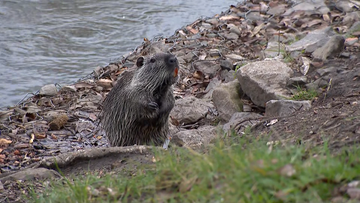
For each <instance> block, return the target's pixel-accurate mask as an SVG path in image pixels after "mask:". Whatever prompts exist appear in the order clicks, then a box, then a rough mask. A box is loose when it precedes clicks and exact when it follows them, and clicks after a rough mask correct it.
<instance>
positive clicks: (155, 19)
mask: <svg viewBox="0 0 360 203" xmlns="http://www.w3.org/2000/svg"><path fill="white" fill-rule="evenodd" d="M237 2H239V0H238V1H236V0H222V1H218V0H199V1H193V0H171V1H167V0H152V1H134V0H0V107H1V106H6V105H13V104H16V103H17V102H18V101H19V100H21V99H22V98H23V97H24V96H25V95H26V93H33V92H36V91H37V90H39V89H40V87H41V86H43V85H45V84H50V83H61V84H64V83H73V82H75V81H77V80H78V79H79V78H81V77H83V76H86V75H87V74H89V73H91V71H92V70H93V69H94V68H95V67H96V66H104V65H107V64H108V63H109V62H111V61H115V60H117V59H118V58H120V57H121V56H122V55H123V54H126V53H128V52H129V51H131V50H133V49H134V48H135V47H136V46H138V45H140V44H141V42H142V40H143V38H144V37H147V38H150V39H151V38H153V37H155V36H158V35H162V36H170V35H172V34H174V31H175V30H176V29H178V28H181V27H182V26H184V25H186V24H189V23H191V22H193V21H194V20H196V19H197V18H199V17H206V16H209V17H211V16H213V15H214V14H216V13H220V12H221V11H225V10H226V9H228V8H229V6H230V5H231V4H236V3H237Z"/></svg>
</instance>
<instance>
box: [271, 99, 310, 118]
mask: <svg viewBox="0 0 360 203" xmlns="http://www.w3.org/2000/svg"><path fill="white" fill-rule="evenodd" d="M310 108H311V101H293V100H270V101H268V102H266V109H265V116H270V117H271V116H288V115H291V114H292V113H294V112H296V111H299V110H308V109H310Z"/></svg>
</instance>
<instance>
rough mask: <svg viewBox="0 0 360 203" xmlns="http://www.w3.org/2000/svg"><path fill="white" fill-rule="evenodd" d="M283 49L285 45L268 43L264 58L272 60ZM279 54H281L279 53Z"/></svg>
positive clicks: (276, 42)
mask: <svg viewBox="0 0 360 203" xmlns="http://www.w3.org/2000/svg"><path fill="white" fill-rule="evenodd" d="M284 49H285V45H284V44H283V43H280V45H279V42H278V41H269V42H268V44H267V47H266V49H265V51H264V53H265V57H266V58H274V57H276V56H278V55H279V52H280V51H281V50H284ZM280 54H281V52H280Z"/></svg>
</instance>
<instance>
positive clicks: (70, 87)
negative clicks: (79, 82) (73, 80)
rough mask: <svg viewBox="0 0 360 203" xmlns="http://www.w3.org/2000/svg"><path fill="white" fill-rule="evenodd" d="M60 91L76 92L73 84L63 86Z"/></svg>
mask: <svg viewBox="0 0 360 203" xmlns="http://www.w3.org/2000/svg"><path fill="white" fill-rule="evenodd" d="M61 91H69V92H76V87H75V86H74V85H67V86H63V87H62V88H61Z"/></svg>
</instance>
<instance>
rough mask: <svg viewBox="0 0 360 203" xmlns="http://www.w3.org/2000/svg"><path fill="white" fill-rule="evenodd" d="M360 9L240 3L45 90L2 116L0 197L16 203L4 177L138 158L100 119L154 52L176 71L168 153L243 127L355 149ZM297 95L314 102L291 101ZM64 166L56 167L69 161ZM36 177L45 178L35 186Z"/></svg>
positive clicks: (281, 1) (341, 4) (351, 1)
mask: <svg viewBox="0 0 360 203" xmlns="http://www.w3.org/2000/svg"><path fill="white" fill-rule="evenodd" d="M359 9H360V2H359V1H355V0H346V1H324V0H312V1H310V0H302V1H296V2H295V1H286V0H278V1H270V2H267V1H256V0H253V1H246V2H244V3H241V4H238V5H236V6H233V5H232V6H230V8H229V10H227V11H225V12H223V13H221V14H219V15H215V16H213V17H211V18H206V19H198V20H196V21H195V22H193V23H192V24H190V25H187V26H185V27H183V28H181V29H179V30H177V31H176V32H175V34H174V35H173V36H171V37H168V38H157V39H152V40H147V39H145V40H144V43H143V44H142V45H140V46H139V47H137V48H136V49H135V50H134V51H133V52H132V53H129V54H128V55H127V56H124V57H123V58H122V60H121V61H119V62H117V63H111V64H109V65H108V66H106V67H98V68H96V69H95V70H94V72H93V73H92V74H90V75H89V76H88V77H87V78H85V79H82V80H80V81H79V82H77V83H75V84H72V85H68V86H62V87H60V86H55V85H53V84H50V85H47V86H44V87H43V88H41V90H40V91H39V93H38V94H37V95H34V96H32V97H30V98H28V99H26V100H25V101H23V102H22V103H20V104H19V105H17V106H14V107H10V108H8V109H5V110H2V111H0V132H1V134H0V191H1V190H9V192H10V193H12V194H15V193H14V192H13V191H10V190H11V186H12V183H11V180H13V179H18V178H16V177H17V176H16V175H15V176H14V174H13V173H12V172H14V171H18V170H20V169H24V168H27V171H29V169H31V171H36V170H35V168H38V167H45V168H53V167H54V166H53V165H54V164H53V163H54V162H53V161H52V160H53V158H52V157H54V156H58V160H60V159H59V156H64V154H66V153H68V154H66V155H65V156H67V157H70V156H74V154H73V153H75V154H82V155H76V156H82V159H91V158H94V157H102V156H105V155H104V154H101V155H98V156H97V155H94V156H93V155H89V156H85V158H84V153H85V152H86V153H88V152H89V151H91V150H92V149H94V148H102V147H105V148H106V149H108V150H109V149H110V150H109V151H111V152H109V153H112V154H114V153H120V154H121V153H130V154H131V153H134V154H139V153H140V154H141V153H145V152H144V151H146V150H145V148H142V146H138V147H136V146H135V147H125V148H121V147H120V148H114V149H111V148H108V144H107V140H106V137H105V136H104V134H103V132H102V130H101V129H100V128H99V125H98V113H99V112H100V110H101V103H102V101H103V100H104V98H105V97H106V94H107V93H108V92H109V91H110V89H111V88H112V86H113V84H114V82H115V81H116V78H117V76H118V75H119V74H121V72H122V71H124V70H125V69H126V68H129V67H131V66H132V65H133V64H134V62H135V61H136V59H137V58H138V57H139V56H144V55H152V54H155V53H158V52H168V51H169V52H171V53H173V54H175V55H176V56H177V58H178V61H179V63H180V80H179V82H178V83H177V84H176V85H175V87H174V93H175V96H176V104H175V108H174V109H173V111H172V112H171V114H170V115H171V123H172V135H173V139H172V144H176V145H179V146H187V147H192V148H197V147H199V146H204V145H205V146H206V145H208V144H209V143H211V141H212V140H214V139H215V138H216V137H218V136H223V135H222V134H221V135H220V134H219V133H218V131H219V129H222V130H223V132H224V133H228V135H229V134H231V132H232V130H235V131H236V133H237V134H239V135H241V133H242V132H243V131H244V130H245V129H248V126H250V127H252V130H253V131H254V132H257V133H260V134H261V133H269V132H277V133H275V134H276V135H274V137H273V139H274V141H276V140H286V141H287V142H289V143H296V142H299V140H301V142H303V143H306V142H308V143H312V144H318V143H321V142H323V140H322V139H321V138H322V137H323V136H327V137H328V138H329V139H330V144H331V145H332V146H334V148H339V147H341V146H348V145H350V144H355V143H358V142H359V141H358V139H357V137H358V136H359V135H360V123H359V118H360V111H359V105H360V54H359V53H360V52H359V51H360V40H359V36H360V12H359ZM300 90H301V91H314V92H315V93H316V95H317V96H314V97H312V98H310V100H302V99H301V98H300V100H302V101H296V100H294V95H297V94H298V93H299V91H300ZM304 98H305V97H304ZM297 100H299V99H297ZM83 150H85V152H84V153H82V152H83ZM112 150H115V151H116V152H114V151H112ZM95 151H96V150H95ZM96 153H98V152H96ZM66 159H67V158H65V157H62V158H61V160H66ZM71 160H72V161H69V162H65V163H64V166H63V167H66V164H70V163H73V160H77V158H76V157H75V158H74V159H71ZM50 162H51V163H50ZM10 174H12V177H13V178H10V179H9V177H10V176H11V175H10ZM39 174H47V173H45V172H39V173H37V172H36V173H34V175H33V176H39ZM40 176H41V175H40ZM19 177H20V176H19ZM2 185H4V186H2ZM1 186H2V187H1ZM4 188H5V189H4ZM3 194H4V193H3ZM0 197H2V196H1V195H0Z"/></svg>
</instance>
